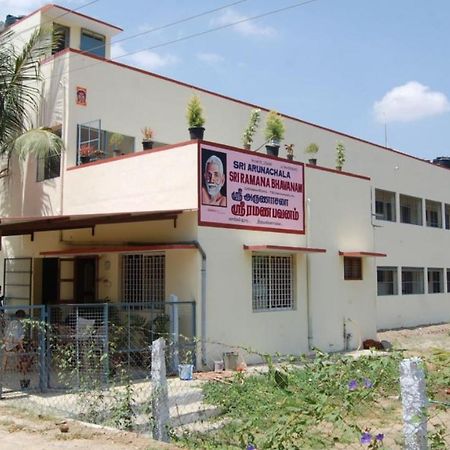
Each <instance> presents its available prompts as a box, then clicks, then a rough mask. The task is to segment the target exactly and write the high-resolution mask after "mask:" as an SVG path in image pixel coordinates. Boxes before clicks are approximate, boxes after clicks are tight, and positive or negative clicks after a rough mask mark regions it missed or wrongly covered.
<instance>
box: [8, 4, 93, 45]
mask: <svg viewBox="0 0 450 450" xmlns="http://www.w3.org/2000/svg"><path fill="white" fill-rule="evenodd" d="M99 1H100V0H92V1H90V2H87V3H85V4H83V5H81V6H79V7H78V8H74V9H69V10H68V11H65V12H64V13H62V14H60V15H59V16H56V17H53V18H52V19H49V20H47V21H44V22H42V23H39V24H37V25H33V26H32V27H28V28H25V29H23V30H21V31H19V32H17V33H14V38H16V37H18V36H20V35H21V34H23V33H26V32H27V31H31V30H34V29H35V28H41V27H44V26H45V25H48V24H49V23H53V22H54V21H55V20H58V19H60V18H61V17H64V16H66V15H67V14H70V13H72V12H76V11H79V10H80V9H83V8H86V7H87V6H90V5H93V4H94V3H97V2H99ZM53 6H55V7H58V5H53ZM35 12H36V11H35ZM27 17H28V16H25V17H24V19H26V18H27ZM13 25H14V24H13ZM7 29H8V28H5V29H4V30H3V31H6V30H7Z"/></svg>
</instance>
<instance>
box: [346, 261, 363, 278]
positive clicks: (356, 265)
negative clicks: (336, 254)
mask: <svg viewBox="0 0 450 450" xmlns="http://www.w3.org/2000/svg"><path fill="white" fill-rule="evenodd" d="M362 279H363V276H362V258H355V257H353V256H344V280H362Z"/></svg>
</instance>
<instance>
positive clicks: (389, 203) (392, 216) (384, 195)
mask: <svg viewBox="0 0 450 450" xmlns="http://www.w3.org/2000/svg"><path fill="white" fill-rule="evenodd" d="M375 214H376V218H377V219H379V220H389V221H391V222H395V220H396V213H395V192H389V191H383V190H381V189H375Z"/></svg>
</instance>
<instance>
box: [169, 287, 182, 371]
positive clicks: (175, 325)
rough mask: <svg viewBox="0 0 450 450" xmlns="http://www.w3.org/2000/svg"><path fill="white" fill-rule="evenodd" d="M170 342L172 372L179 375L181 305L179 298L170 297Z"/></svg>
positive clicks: (172, 295)
mask: <svg viewBox="0 0 450 450" xmlns="http://www.w3.org/2000/svg"><path fill="white" fill-rule="evenodd" d="M169 323H170V340H169V342H171V343H172V364H171V366H172V372H173V373H177V371H178V364H179V363H180V360H179V359H180V356H179V355H180V329H179V305H178V297H177V296H176V295H174V294H171V296H170V321H169Z"/></svg>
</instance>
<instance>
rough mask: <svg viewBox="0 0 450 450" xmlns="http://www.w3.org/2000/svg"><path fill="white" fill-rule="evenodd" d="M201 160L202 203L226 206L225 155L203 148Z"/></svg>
mask: <svg viewBox="0 0 450 450" xmlns="http://www.w3.org/2000/svg"><path fill="white" fill-rule="evenodd" d="M202 162H203V164H202V167H203V176H202V192H201V201H202V205H211V206H221V207H226V206H227V194H226V173H227V170H226V155H225V154H224V153H222V152H212V151H205V150H204V151H203V154H202Z"/></svg>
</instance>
